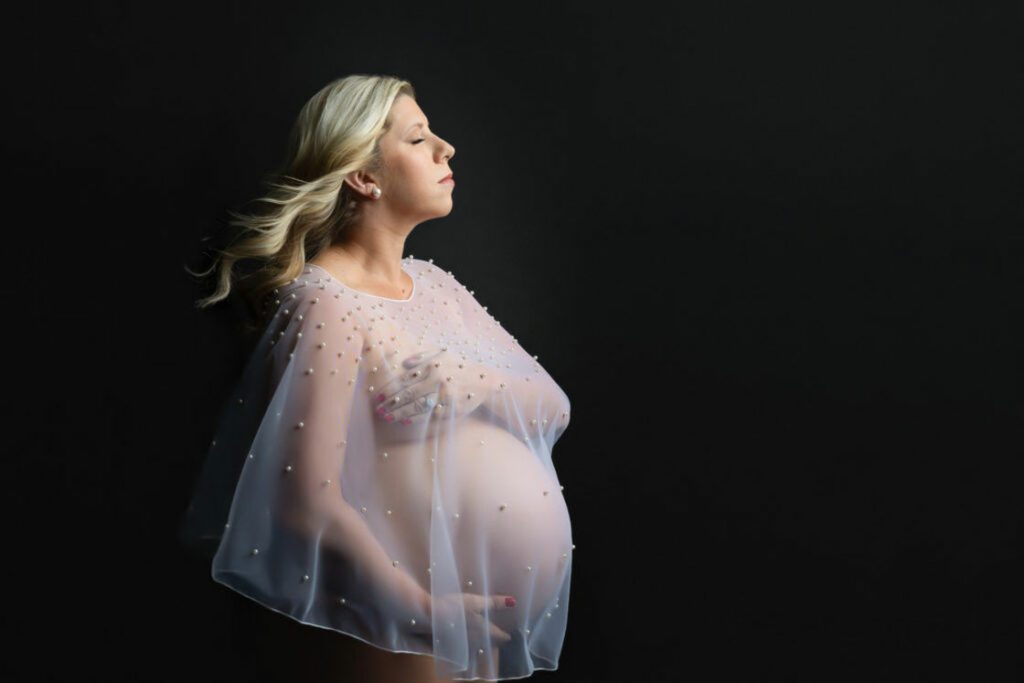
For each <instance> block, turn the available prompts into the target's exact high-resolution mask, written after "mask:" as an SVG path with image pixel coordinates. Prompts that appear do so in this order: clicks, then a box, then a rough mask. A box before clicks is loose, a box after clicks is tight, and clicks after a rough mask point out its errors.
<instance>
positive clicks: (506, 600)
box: [505, 596, 516, 607]
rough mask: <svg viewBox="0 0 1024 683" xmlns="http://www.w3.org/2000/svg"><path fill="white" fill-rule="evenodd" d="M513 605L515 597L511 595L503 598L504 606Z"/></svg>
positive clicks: (514, 604)
mask: <svg viewBox="0 0 1024 683" xmlns="http://www.w3.org/2000/svg"><path fill="white" fill-rule="evenodd" d="M515 606H516V599H515V598H513V597H511V596H510V597H507V598H505V607H515Z"/></svg>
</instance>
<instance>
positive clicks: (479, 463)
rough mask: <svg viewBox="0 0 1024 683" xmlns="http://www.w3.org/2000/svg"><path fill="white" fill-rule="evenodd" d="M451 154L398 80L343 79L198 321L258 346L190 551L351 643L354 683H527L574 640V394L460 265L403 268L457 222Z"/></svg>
mask: <svg viewBox="0 0 1024 683" xmlns="http://www.w3.org/2000/svg"><path fill="white" fill-rule="evenodd" d="M454 153H455V149H454V147H453V146H452V145H451V144H449V143H448V142H447V141H446V140H444V139H442V138H441V137H440V136H439V135H438V134H436V133H435V132H434V131H432V129H431V125H430V121H429V119H428V118H427V116H426V114H425V113H424V112H423V111H422V110H421V109H420V107H419V105H418V103H417V101H416V96H415V92H414V90H413V87H412V85H411V84H410V83H409V82H408V81H405V80H401V79H397V78H392V77H387V76H371V75H353V76H348V77H346V78H341V79H338V80H335V81H333V82H331V83H329V84H328V85H327V86H325V87H324V88H322V89H321V90H320V91H319V92H317V93H316V94H315V95H314V96H313V97H311V98H310V99H309V101H308V102H306V104H305V105H304V106H303V107H302V110H301V112H300V113H299V116H298V118H297V120H296V121H295V124H294V126H293V128H292V131H291V136H290V141H289V149H288V155H287V157H286V164H285V166H284V168H283V170H282V172H281V173H280V174H278V176H277V177H276V178H275V180H274V182H272V183H271V184H272V186H273V190H272V192H271V193H269V194H268V195H267V196H266V197H264V198H263V202H264V205H265V207H266V208H265V210H263V211H261V212H259V213H258V214H251V215H241V214H235V220H234V221H233V224H234V225H236V226H238V227H240V228H241V233H240V235H239V236H238V237H237V238H236V239H234V240H233V241H231V242H230V244H229V245H227V246H225V247H224V248H223V249H220V250H218V251H219V252H220V254H219V257H218V258H217V263H215V264H214V266H212V267H211V268H210V269H209V270H208V271H206V272H205V273H203V274H204V275H205V274H209V273H211V272H214V271H216V289H215V291H214V292H213V293H212V294H211V295H210V296H208V297H206V298H205V299H202V300H200V301H199V302H198V305H199V306H201V307H204V308H205V307H207V306H210V305H212V304H214V303H216V302H218V301H221V300H224V299H226V298H228V296H229V295H233V294H235V293H238V294H240V295H241V296H244V297H245V301H246V303H247V306H248V308H249V310H250V311H251V312H252V313H253V317H254V318H255V321H256V325H255V327H254V329H255V335H254V339H256V340H257V341H255V344H254V345H253V347H252V348H253V350H252V352H251V356H250V357H249V358H248V360H247V362H246V364H245V366H244V371H243V373H242V375H241V377H240V379H239V380H238V382H237V385H236V387H235V389H234V391H232V393H231V394H230V396H229V399H228V401H227V404H226V405H225V406H224V408H223V411H222V413H221V415H220V421H219V423H218V425H217V429H216V432H215V438H214V440H213V442H212V444H211V445H210V448H209V451H208V454H207V456H206V461H205V463H204V466H203V470H202V472H201V473H200V475H199V477H198V480H197V483H196V487H195V490H194V492H193V497H192V501H191V503H190V505H189V507H188V510H187V511H186V513H185V516H184V518H183V521H182V526H181V534H182V539H183V540H185V541H187V542H189V543H190V544H195V543H200V542H202V543H205V544H207V547H208V548H209V549H210V550H211V552H212V571H211V575H212V578H213V579H214V580H215V581H217V582H218V583H220V584H223V585H224V586H226V587H228V588H230V589H232V590H234V591H237V592H238V593H241V594H242V595H245V596H247V597H248V598H251V599H252V600H254V601H256V602H257V603H259V604H260V605H262V606H263V607H265V608H267V610H268V611H266V612H264V613H265V614H271V613H272V612H277V613H279V614H281V615H285V616H287V617H290V618H291V620H293V621H294V622H295V623H294V624H293V625H294V627H295V628H296V629H300V630H304V629H307V628H308V631H309V632H312V631H318V632H317V633H316V635H315V637H316V638H317V639H321V640H324V639H327V638H336V639H338V640H342V639H345V640H348V641H351V642H353V643H358V646H357V647H359V648H363V649H362V651H361V652H362V655H361V656H363V660H362V661H361V663H357V666H358V667H359V668H358V671H359V676H358V677H357V678H358V680H366V681H374V680H381V681H384V680H401V681H409V682H411V683H416V682H417V681H433V680H473V679H484V680H504V679H512V678H523V677H526V676H529V675H531V674H532V673H533V672H534V671H535V670H537V669H547V670H554V669H557V668H558V660H559V655H560V653H561V649H562V643H563V639H564V636H565V630H566V624H567V616H568V601H569V584H570V576H571V567H572V556H573V549H574V546H573V543H572V530H571V526H570V519H569V513H568V509H567V507H566V503H565V500H564V498H563V496H562V490H561V488H562V487H561V486H560V485H559V482H558V478H557V475H556V473H555V469H554V467H553V464H552V457H551V456H552V449H553V447H554V445H555V442H556V441H557V440H558V439H559V437H560V436H561V435H562V433H563V432H564V431H565V429H566V427H567V425H568V423H569V413H570V404H569V399H568V397H567V396H566V394H565V393H564V392H563V391H562V389H561V388H560V387H559V386H558V384H557V383H556V382H555V381H554V380H553V379H552V377H551V376H550V375H549V374H548V373H547V371H545V369H544V368H543V367H542V366H541V364H540V363H539V362H538V361H537V356H532V355H530V354H529V353H528V352H527V351H526V350H525V349H523V347H522V346H521V345H520V344H519V343H518V342H517V340H516V338H515V337H514V336H513V335H512V334H511V333H510V332H508V331H507V330H505V328H504V327H503V326H502V325H501V324H500V323H499V321H498V320H497V319H495V317H494V316H493V315H491V314H490V313H488V312H487V307H486V306H483V305H481V304H480V302H478V301H477V300H476V298H475V297H474V295H473V292H472V291H470V290H469V289H467V288H466V287H465V286H464V285H463V284H462V282H461V281H460V280H459V279H457V277H456V276H455V275H454V274H453V273H452V271H451V270H446V269H445V268H444V267H443V266H442V265H441V264H436V263H434V262H433V259H426V260H424V259H418V258H413V257H412V256H411V255H410V256H403V252H404V247H405V241H406V239H407V237H408V236H409V234H410V233H411V232H412V230H413V228H414V227H416V226H417V225H418V224H419V223H422V222H424V221H427V220H430V219H433V218H439V217H443V216H446V215H448V214H449V213H450V212H451V209H452V205H453V190H454V181H453V180H452V179H451V177H450V176H451V173H452V170H453V169H452V166H451V159H452V157H453V156H454ZM236 264H250V265H253V266H255V267H254V268H252V269H251V272H249V273H247V274H244V275H240V274H239V273H237V272H235V270H234V266H235V265H236ZM309 627H316V628H309ZM346 636H347V638H346ZM309 666H310V670H311V671H318V672H319V674H320V680H331V678H330V675H329V671H326V670H325V669H321V668H320V667H319V664H318V662H315V661H314V662H310V663H309Z"/></svg>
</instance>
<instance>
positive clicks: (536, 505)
mask: <svg viewBox="0 0 1024 683" xmlns="http://www.w3.org/2000/svg"><path fill="white" fill-rule="evenodd" d="M539 447H543V446H542V445H541V446H539ZM386 449H387V450H388V452H389V456H390V455H392V454H394V455H395V457H396V460H395V461H401V462H417V463H419V466H415V467H406V468H394V469H392V468H384V469H385V470H387V471H390V472H392V473H393V475H392V477H393V478H392V479H391V480H390V481H387V482H386V486H387V487H388V488H389V489H390V493H392V494H393V495H394V496H395V499H396V500H404V501H405V504H403V505H401V506H400V507H401V508H403V512H404V514H401V513H399V512H398V511H397V510H396V511H395V512H396V513H397V514H400V517H399V519H396V520H395V521H396V522H400V523H401V522H403V519H402V518H403V517H407V519H405V520H404V522H405V528H406V529H407V530H408V532H409V533H408V534H407V537H406V538H405V539H404V540H405V541H406V542H407V543H408V546H407V548H406V550H407V552H411V553H412V554H413V555H412V557H411V558H410V559H412V561H413V564H412V565H411V566H413V567H426V566H427V564H426V563H427V561H428V558H429V544H430V533H429V519H430V515H431V514H433V515H439V514H443V515H445V516H446V518H445V522H446V523H447V525H448V528H449V529H450V530H451V539H452V544H453V546H454V552H455V553H456V557H455V562H456V565H457V567H458V572H459V579H460V583H461V587H462V590H463V592H467V593H484V594H489V595H497V594H500V595H512V596H515V598H516V607H515V608H514V609H511V610H499V611H498V612H494V613H492V618H493V619H494V620H495V621H496V622H497V623H498V625H499V626H500V627H501V628H506V629H507V628H514V627H515V624H516V623H517V624H519V625H522V624H523V623H524V620H526V619H529V620H533V619H535V618H536V617H537V616H538V615H539V614H541V613H542V612H543V611H544V609H545V608H546V607H547V606H548V604H549V602H550V601H551V600H552V599H553V598H554V597H555V596H556V595H557V592H558V589H559V588H560V586H561V585H562V583H563V580H564V577H565V569H566V567H567V566H568V563H569V559H568V557H569V553H570V551H571V548H572V532H571V527H570V520H569V512H568V509H567V507H566V504H565V499H564V498H563V496H562V492H561V488H560V486H559V484H558V481H557V480H556V479H555V477H554V475H553V474H552V473H551V472H550V471H549V470H548V469H547V468H546V467H545V466H544V464H543V461H542V460H541V459H540V458H539V457H538V455H537V454H535V453H534V452H533V450H532V449H531V446H530V445H529V444H527V443H525V442H523V441H521V440H520V439H518V438H516V437H515V436H513V435H512V434H510V433H509V432H508V431H507V430H505V429H503V428H502V427H500V426H499V425H496V424H493V423H491V422H489V421H488V420H487V419H483V418H478V417H475V416H468V417H466V418H464V419H462V420H460V421H459V425H458V428H457V429H454V430H451V432H450V433H446V434H444V435H441V436H440V437H439V438H438V440H437V447H436V450H435V448H434V444H433V442H429V443H428V444H427V445H424V444H422V443H417V444H413V443H409V442H399V443H392V444H389V445H387V446H386ZM426 449H429V451H430V452H429V453H427V452H424V451H425V450H426ZM431 457H434V458H435V462H431ZM434 467H436V468H437V471H438V477H439V490H440V492H441V499H440V501H433V499H432V490H433V468H434ZM432 501H433V502H434V504H435V507H434V509H433V510H431V504H432ZM437 505H440V506H441V510H438V509H437ZM414 573H415V574H416V576H417V577H418V578H420V579H421V581H422V582H423V585H424V587H426V588H429V585H430V581H429V574H427V573H426V572H422V573H421V572H418V571H417V572H414ZM470 582H472V584H471V585H470Z"/></svg>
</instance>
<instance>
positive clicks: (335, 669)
mask: <svg viewBox="0 0 1024 683" xmlns="http://www.w3.org/2000/svg"><path fill="white" fill-rule="evenodd" d="M254 607H255V609H254V610H253V611H254V616H255V617H256V619H255V623H253V626H254V630H255V631H256V636H255V642H254V643H253V647H252V648H251V649H250V651H251V652H255V653H256V654H257V659H258V663H259V669H260V670H261V672H263V673H264V674H265V676H266V678H265V679H264V680H268V681H287V682H288V683H305V682H306V681H309V682H310V683H312V682H314V681H315V682H316V683H322V682H323V681H325V680H342V681H344V680H353V681H360V682H361V683H394V681H402V682H403V683H451V681H452V679H450V678H440V677H438V676H437V674H436V672H435V670H434V658H433V657H432V656H430V655H425V654H412V653H405V652H390V651H388V650H385V649H383V648H379V647H377V646H375V645H371V644H369V643H367V642H364V641H362V640H359V639H358V638H356V637H354V636H350V635H347V634H345V633H339V632H337V631H332V630H330V629H325V628H319V627H316V626H308V625H306V624H303V623H300V622H298V621H296V620H295V619H292V618H291V617H288V616H286V615H283V614H279V613H278V612H275V611H273V610H270V609H267V608H264V607H260V606H254ZM247 649H248V648H247Z"/></svg>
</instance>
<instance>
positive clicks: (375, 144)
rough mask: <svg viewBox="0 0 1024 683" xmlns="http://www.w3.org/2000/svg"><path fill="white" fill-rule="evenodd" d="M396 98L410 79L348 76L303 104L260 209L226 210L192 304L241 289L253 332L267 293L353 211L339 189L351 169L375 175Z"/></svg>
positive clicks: (347, 191)
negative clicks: (204, 291)
mask: <svg viewBox="0 0 1024 683" xmlns="http://www.w3.org/2000/svg"><path fill="white" fill-rule="evenodd" d="M400 95H409V96H410V97H412V98H413V99H415V98H416V93H415V90H414V89H413V87H412V84H411V83H410V82H409V81H406V80H402V79H400V78H394V77H391V76H378V75H365V74H355V75H351V76H346V77H345V78H339V79H337V80H334V81H331V82H330V83H328V84H327V85H326V86H324V87H323V88H321V89H320V91H319V92H317V93H316V94H315V95H313V96H312V97H311V98H310V99H309V100H308V101H307V102H306V103H305V104H304V105H303V107H302V110H301V111H300V112H299V115H298V118H297V119H296V120H295V123H294V124H293V126H292V129H291V132H290V134H289V139H288V150H287V154H286V156H285V162H284V164H283V165H282V167H281V169H280V170H278V171H275V172H272V173H271V174H270V176H269V177H266V178H265V179H264V181H263V182H264V183H265V184H267V185H268V186H269V187H270V188H271V189H270V191H269V192H268V193H267V194H266V195H265V196H263V197H260V198H258V199H257V200H256V201H259V202H263V204H264V205H265V206H266V208H265V210H264V211H262V212H257V213H250V214H243V213H238V212H235V211H229V212H228V213H230V214H231V215H232V216H234V219H233V220H231V221H229V223H228V224H229V226H232V227H237V228H240V232H239V234H237V235H235V236H234V238H233V239H231V240H230V241H229V244H228V245H227V246H225V247H224V248H223V249H216V251H217V252H218V253H219V256H218V257H216V259H215V262H214V264H213V265H212V266H210V268H208V269H207V270H205V271H202V272H200V273H195V272H192V271H191V270H189V269H188V267H186V268H185V270H186V271H188V272H189V273H191V274H192V275H194V276H197V277H200V278H206V277H207V276H208V275H209V274H210V273H211V272H213V271H215V270H216V271H217V275H216V288H215V290H214V292H213V293H212V294H210V295H209V296H207V297H204V298H202V299H199V300H198V301H196V307H197V308H207V307H208V306H211V305H213V304H215V303H217V302H218V301H221V300H223V299H226V298H227V297H228V295H229V294H230V293H231V290H232V286H234V285H237V286H238V290H240V291H241V293H242V295H243V298H244V299H245V304H246V308H247V310H248V312H249V313H250V314H251V315H252V316H253V317H255V318H256V319H257V321H258V322H257V324H256V325H252V324H250V325H248V326H247V328H246V329H247V330H248V331H253V330H255V329H257V328H258V327H260V324H261V323H262V322H263V321H264V319H265V315H266V313H267V312H268V310H269V304H270V300H271V297H270V294H272V293H273V290H274V289H275V288H277V287H280V286H281V285H283V284H286V283H288V282H289V281H291V280H292V279H293V278H295V277H298V276H299V274H300V273H301V272H302V268H303V266H304V264H305V262H306V261H307V255H308V258H312V257H313V256H315V255H316V254H317V253H319V252H320V251H321V250H322V249H324V248H325V247H327V246H329V245H331V244H332V243H334V242H335V241H336V240H337V239H338V237H339V236H340V235H341V234H342V233H343V232H344V231H345V228H346V227H347V226H349V225H350V224H351V223H352V222H353V220H354V218H355V216H356V215H357V212H358V207H359V204H358V201H357V200H361V199H362V197H361V196H359V195H358V193H356V192H353V190H352V188H350V187H349V186H348V185H347V184H345V182H344V180H345V176H346V175H348V174H349V173H351V172H353V171H359V170H368V171H374V170H379V169H380V167H381V163H382V159H381V152H380V145H379V140H380V137H381V136H382V135H383V134H384V133H386V132H387V131H388V129H389V128H390V127H391V123H392V122H391V121H390V119H389V113H390V111H391V106H392V104H394V101H395V100H396V99H397V98H398V97H399V96H400ZM243 260H254V261H256V262H257V264H258V265H257V267H256V268H255V269H254V270H253V272H251V273H247V274H236V273H234V272H233V271H234V266H235V264H236V263H237V262H239V261H243Z"/></svg>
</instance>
